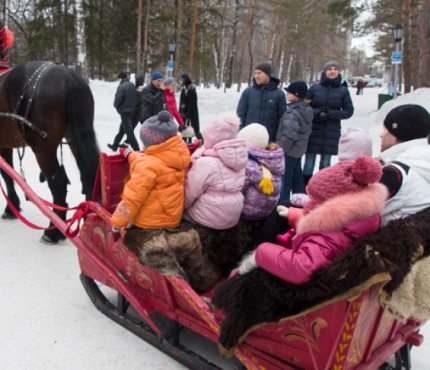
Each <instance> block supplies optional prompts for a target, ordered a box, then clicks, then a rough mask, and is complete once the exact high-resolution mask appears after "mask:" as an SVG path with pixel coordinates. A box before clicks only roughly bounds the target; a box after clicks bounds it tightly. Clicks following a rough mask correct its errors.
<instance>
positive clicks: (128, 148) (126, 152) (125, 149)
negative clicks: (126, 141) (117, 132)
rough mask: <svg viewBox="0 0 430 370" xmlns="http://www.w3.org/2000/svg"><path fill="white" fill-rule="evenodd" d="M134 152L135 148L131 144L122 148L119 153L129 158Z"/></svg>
mask: <svg viewBox="0 0 430 370" xmlns="http://www.w3.org/2000/svg"><path fill="white" fill-rule="evenodd" d="M131 152H133V149H131V148H130V147H129V146H128V147H127V148H120V150H119V153H120V154H121V155H122V156H123V157H124V158H125V159H127V157H128V155H129V154H130V153H131Z"/></svg>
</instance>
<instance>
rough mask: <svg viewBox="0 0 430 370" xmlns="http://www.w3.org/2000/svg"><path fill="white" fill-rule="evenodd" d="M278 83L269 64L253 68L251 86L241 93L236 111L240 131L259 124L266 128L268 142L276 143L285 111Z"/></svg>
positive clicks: (283, 99)
mask: <svg viewBox="0 0 430 370" xmlns="http://www.w3.org/2000/svg"><path fill="white" fill-rule="evenodd" d="M279 83H280V80H279V79H278V77H276V76H275V75H274V74H272V66H271V65H270V64H269V63H260V64H258V65H257V66H256V67H255V71H254V79H253V80H252V85H251V86H249V87H247V88H246V89H245V90H244V91H243V93H242V95H241V97H240V100H239V104H238V105H237V109H236V113H237V115H238V116H239V118H240V121H241V124H240V129H242V128H244V127H245V126H247V125H249V124H251V123H260V124H262V125H263V126H264V127H266V128H267V131H268V132H269V141H273V142H275V141H276V133H277V132H278V127H279V122H280V119H281V117H282V115H283V114H284V113H285V111H286V110H287V99H286V97H285V93H284V92H283V91H282V90H281V89H280V88H279V87H278V86H279Z"/></svg>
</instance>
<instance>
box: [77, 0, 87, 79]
mask: <svg viewBox="0 0 430 370" xmlns="http://www.w3.org/2000/svg"><path fill="white" fill-rule="evenodd" d="M75 14H76V19H75V32H76V49H77V71H78V73H79V74H80V75H81V76H82V77H83V78H84V79H85V81H87V82H88V65H87V44H86V39H85V22H84V12H83V9H82V0H75Z"/></svg>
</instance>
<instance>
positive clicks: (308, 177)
mask: <svg viewBox="0 0 430 370" xmlns="http://www.w3.org/2000/svg"><path fill="white" fill-rule="evenodd" d="M311 178H312V175H303V181H304V182H305V187H306V186H308V182H309V180H310V179H311Z"/></svg>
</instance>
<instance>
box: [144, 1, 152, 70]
mask: <svg viewBox="0 0 430 370" xmlns="http://www.w3.org/2000/svg"><path fill="white" fill-rule="evenodd" d="M150 12H151V0H148V1H147V2H146V15H145V33H144V36H143V57H142V73H145V72H146V61H147V59H148V33H149V14H150Z"/></svg>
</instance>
